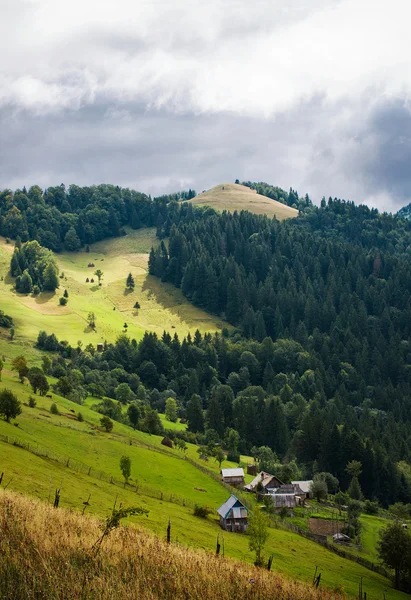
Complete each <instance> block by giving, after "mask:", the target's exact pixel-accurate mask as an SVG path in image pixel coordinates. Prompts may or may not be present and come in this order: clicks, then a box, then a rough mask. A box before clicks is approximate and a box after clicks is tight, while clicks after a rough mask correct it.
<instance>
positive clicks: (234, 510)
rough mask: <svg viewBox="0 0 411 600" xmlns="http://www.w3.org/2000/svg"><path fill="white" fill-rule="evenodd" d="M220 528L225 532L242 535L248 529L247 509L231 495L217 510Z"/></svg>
mask: <svg viewBox="0 0 411 600" xmlns="http://www.w3.org/2000/svg"><path fill="white" fill-rule="evenodd" d="M217 512H218V514H219V515H220V527H222V529H224V530H225V531H232V532H236V533H244V532H245V531H247V527H248V508H246V507H245V506H244V504H242V503H241V502H240V500H239V499H238V498H237V497H236V496H234V494H231V496H230V497H229V499H228V500H227V501H226V502H224V504H222V505H221V506H220V508H219V509H217Z"/></svg>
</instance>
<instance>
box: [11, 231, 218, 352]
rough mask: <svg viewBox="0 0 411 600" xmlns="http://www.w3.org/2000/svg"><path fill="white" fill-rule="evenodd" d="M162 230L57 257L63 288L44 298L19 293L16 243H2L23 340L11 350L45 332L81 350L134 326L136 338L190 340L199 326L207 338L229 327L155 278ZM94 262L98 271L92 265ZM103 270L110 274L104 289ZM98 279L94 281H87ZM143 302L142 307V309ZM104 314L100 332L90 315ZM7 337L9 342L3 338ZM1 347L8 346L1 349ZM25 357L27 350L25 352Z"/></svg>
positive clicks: (100, 316)
mask: <svg viewBox="0 0 411 600" xmlns="http://www.w3.org/2000/svg"><path fill="white" fill-rule="evenodd" d="M157 244H158V240H157V239H156V237H155V229H140V230H137V231H134V230H128V232H127V235H126V236H124V237H120V238H115V239H110V240H105V241H102V242H97V243H96V244H93V245H92V246H91V247H90V252H85V251H82V252H66V253H61V254H56V255H55V256H56V259H57V262H58V266H59V269H60V274H62V273H64V277H63V278H62V279H60V288H59V289H58V290H56V293H52V292H42V293H41V294H39V295H38V296H37V297H32V296H25V295H23V294H17V293H16V292H14V291H13V289H12V288H13V283H14V280H13V278H11V277H10V276H9V275H8V271H9V266H10V258H11V254H12V252H13V249H14V244H13V243H10V244H6V241H5V239H4V238H0V274H1V275H2V276H3V280H2V281H0V307H1V309H2V310H4V312H5V313H6V314H8V315H10V316H12V317H13V319H14V322H15V329H16V338H15V341H14V342H13V343H12V344H9V343H7V347H4V352H5V353H11V352H13V347H16V346H17V345H20V344H23V345H26V346H27V347H30V348H31V346H32V344H33V342H34V341H35V340H36V338H37V335H38V333H39V331H41V330H45V331H47V332H48V333H55V334H56V336H57V338H58V339H61V340H67V341H69V342H70V343H71V344H73V345H76V344H77V341H78V340H81V341H82V342H83V344H84V345H87V344H89V343H92V344H94V345H95V344H97V343H98V342H103V341H104V340H107V341H114V340H115V339H116V338H117V336H118V335H119V334H120V333H121V331H122V330H123V325H124V323H127V325H128V329H127V331H128V334H129V335H130V337H132V338H135V339H140V338H141V337H142V336H143V334H144V332H145V331H146V330H149V331H155V332H156V333H157V334H160V335H161V334H162V332H163V331H164V330H167V331H170V332H174V331H176V332H177V333H178V334H179V335H180V336H185V335H187V333H188V332H189V331H190V332H191V333H192V334H193V333H194V332H195V330H196V329H199V330H200V331H201V332H202V333H204V332H205V331H216V330H219V329H221V327H222V326H223V325H224V323H223V322H222V321H221V320H218V319H217V318H216V317H212V316H210V315H209V314H207V313H206V312H204V311H203V310H200V309H198V308H196V307H194V306H193V305H192V304H190V302H188V301H187V299H186V298H184V296H183V295H182V293H181V292H180V291H179V290H177V289H176V288H174V287H173V286H172V285H170V284H167V283H162V282H160V281H159V280H158V279H157V278H155V277H152V276H150V275H148V273H147V264H148V255H149V252H150V249H151V246H152V245H157ZM89 262H91V263H94V265H95V266H94V268H90V267H88V266H87V265H88V263H89ZM96 269H101V270H102V271H103V273H104V275H103V279H102V286H101V287H99V285H98V281H97V277H96V276H95V275H94V271H95V270H96ZM130 272H131V273H132V275H133V278H134V281H135V289H134V291H132V292H129V291H126V278H127V275H128V274H129V273H130ZM86 278H89V279H91V278H94V283H86ZM65 289H67V291H68V294H69V301H68V304H67V306H59V298H60V297H61V296H62V295H63V292H64V290H65ZM136 301H138V302H139V303H140V306H141V308H140V309H135V308H134V304H135V302H136ZM90 311H93V312H94V313H95V315H96V319H97V321H96V325H97V328H96V331H93V330H92V329H90V328H89V326H88V323H87V315H88V313H89V312H90ZM3 339H4V340H5V338H4V337H3ZM1 347H2V346H1V343H0V348H1ZM17 353H19V350H17Z"/></svg>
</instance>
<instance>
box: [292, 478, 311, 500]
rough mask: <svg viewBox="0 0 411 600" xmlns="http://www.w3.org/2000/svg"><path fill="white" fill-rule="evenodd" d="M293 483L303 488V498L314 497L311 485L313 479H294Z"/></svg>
mask: <svg viewBox="0 0 411 600" xmlns="http://www.w3.org/2000/svg"><path fill="white" fill-rule="evenodd" d="M291 483H292V485H295V486H298V488H299V489H300V490H301V492H302V494H301V493H300V494H299V495H300V496H301V498H302V500H303V501H304V500H306V499H307V498H312V494H311V486H312V483H313V480H312V479H308V480H306V481H292V482H291Z"/></svg>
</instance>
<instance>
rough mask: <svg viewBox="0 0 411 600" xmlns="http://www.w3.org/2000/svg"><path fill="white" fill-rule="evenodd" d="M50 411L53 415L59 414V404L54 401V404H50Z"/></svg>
mask: <svg viewBox="0 0 411 600" xmlns="http://www.w3.org/2000/svg"><path fill="white" fill-rule="evenodd" d="M50 412H51V414H52V415H59V414H60V413H59V409H58V408H57V404H56V403H55V402H53V404H52V405H51V406H50Z"/></svg>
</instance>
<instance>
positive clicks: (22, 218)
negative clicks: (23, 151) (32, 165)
mask: <svg viewBox="0 0 411 600" xmlns="http://www.w3.org/2000/svg"><path fill="white" fill-rule="evenodd" d="M194 196H195V191H194V190H191V189H190V190H189V191H188V192H179V193H176V194H169V195H164V196H160V197H158V198H154V199H152V198H151V197H150V196H148V195H146V194H143V193H141V192H137V191H135V190H130V189H128V188H121V187H119V186H114V185H106V184H104V185H97V186H85V187H79V186H77V185H70V186H69V187H68V189H66V187H65V186H64V185H63V184H62V185H59V186H55V187H49V188H47V189H45V190H42V189H41V188H40V187H39V186H38V185H33V186H32V187H30V189H29V190H27V189H26V188H25V187H23V188H22V189H18V190H15V191H14V192H13V191H12V190H9V189H5V190H3V191H0V235H3V236H4V237H6V238H12V239H16V238H20V240H21V241H23V242H27V241H32V240H37V241H38V242H39V243H40V244H41V246H44V247H45V248H49V249H50V250H53V251H54V252H60V251H62V250H69V251H76V250H79V249H80V248H82V247H83V246H84V245H88V244H91V243H93V242H96V241H99V240H103V239H105V238H109V237H117V236H120V235H123V234H124V230H123V227H124V226H125V225H129V226H131V227H132V228H133V229H139V228H140V227H154V226H156V225H157V221H158V217H159V216H161V215H163V218H162V220H164V221H165V220H166V218H167V217H166V213H167V209H166V206H167V204H168V203H170V202H174V203H176V202H177V201H179V200H184V199H185V200H187V199H190V198H193V197H194ZM164 215H165V216H164Z"/></svg>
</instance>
